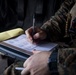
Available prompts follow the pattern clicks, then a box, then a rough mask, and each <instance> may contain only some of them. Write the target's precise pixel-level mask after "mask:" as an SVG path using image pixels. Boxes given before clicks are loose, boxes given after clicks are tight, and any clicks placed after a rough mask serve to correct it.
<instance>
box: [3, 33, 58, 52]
mask: <svg viewBox="0 0 76 75" xmlns="http://www.w3.org/2000/svg"><path fill="white" fill-rule="evenodd" d="M4 42H5V43H7V44H10V45H13V46H16V47H18V48H21V49H24V50H28V51H32V50H34V49H35V50H40V51H49V50H52V49H53V48H55V47H56V46H57V44H56V43H48V42H44V43H41V44H38V45H35V44H32V43H30V42H28V40H27V38H26V35H25V34H22V35H20V36H18V37H17V38H14V39H10V40H7V41H4Z"/></svg>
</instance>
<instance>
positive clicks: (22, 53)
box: [0, 34, 58, 61]
mask: <svg viewBox="0 0 76 75" xmlns="http://www.w3.org/2000/svg"><path fill="white" fill-rule="evenodd" d="M20 39H22V40H20ZM16 40H17V41H18V42H17V41H16ZM11 41H13V42H12V43H11V44H10V42H11ZM14 41H15V42H17V43H16V44H18V43H20V45H22V44H23V45H24V47H22V46H21V47H22V48H21V47H20V45H17V46H15V45H16V44H15V42H14ZM19 41H20V42H19ZM25 44H26V46H25ZM28 44H29V42H27V39H26V35H25V34H22V35H20V36H19V37H16V38H13V39H9V40H6V41H3V42H0V51H1V52H3V53H4V54H5V55H6V56H10V57H12V58H15V59H18V60H23V61H24V60H26V59H27V58H28V57H29V56H31V55H32V54H33V53H32V51H30V50H29V49H31V50H33V49H38V50H41V51H43V50H44V49H45V51H46V50H47V51H49V50H54V49H55V48H57V46H58V44H56V43H43V44H40V45H37V46H35V45H31V46H30V45H29V46H28ZM27 47H28V49H27ZM33 47H34V48H33Z"/></svg>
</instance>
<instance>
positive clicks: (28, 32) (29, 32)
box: [25, 28, 32, 40]
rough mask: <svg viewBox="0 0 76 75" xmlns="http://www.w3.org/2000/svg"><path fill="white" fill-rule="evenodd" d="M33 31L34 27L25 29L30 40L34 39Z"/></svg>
mask: <svg viewBox="0 0 76 75" xmlns="http://www.w3.org/2000/svg"><path fill="white" fill-rule="evenodd" d="M31 33H32V28H29V29H27V30H26V31H25V34H26V37H27V38H28V39H30V40H32V36H31Z"/></svg>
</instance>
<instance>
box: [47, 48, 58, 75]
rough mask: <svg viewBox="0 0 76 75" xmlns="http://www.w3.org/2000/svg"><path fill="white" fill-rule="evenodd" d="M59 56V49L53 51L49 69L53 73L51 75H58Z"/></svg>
mask: <svg viewBox="0 0 76 75" xmlns="http://www.w3.org/2000/svg"><path fill="white" fill-rule="evenodd" d="M57 56H58V49H56V50H54V51H52V53H51V55H50V57H49V60H48V67H49V70H50V72H51V75H54V74H55V75H58V67H57V61H58V60H57Z"/></svg>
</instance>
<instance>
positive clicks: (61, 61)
mask: <svg viewBox="0 0 76 75" xmlns="http://www.w3.org/2000/svg"><path fill="white" fill-rule="evenodd" d="M75 70H76V48H65V49H59V50H58V72H59V75H64V74H67V75H76V71H75Z"/></svg>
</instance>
